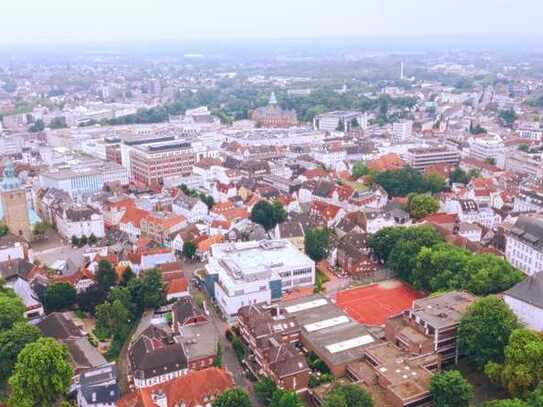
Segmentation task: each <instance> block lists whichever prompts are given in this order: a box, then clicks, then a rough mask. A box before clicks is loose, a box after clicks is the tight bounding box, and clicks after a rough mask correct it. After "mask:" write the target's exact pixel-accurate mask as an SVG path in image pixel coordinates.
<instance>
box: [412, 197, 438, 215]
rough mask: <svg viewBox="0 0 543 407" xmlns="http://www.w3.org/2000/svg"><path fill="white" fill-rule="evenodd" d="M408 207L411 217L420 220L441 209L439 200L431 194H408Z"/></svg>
mask: <svg viewBox="0 0 543 407" xmlns="http://www.w3.org/2000/svg"><path fill="white" fill-rule="evenodd" d="M407 208H408V210H409V214H410V215H411V217H413V218H414V219H415V220H419V219H422V218H424V217H425V216H426V215H430V214H431V213H436V212H437V210H438V209H439V202H438V201H437V199H435V198H434V197H433V196H432V195H430V194H416V193H412V194H409V195H408V196H407Z"/></svg>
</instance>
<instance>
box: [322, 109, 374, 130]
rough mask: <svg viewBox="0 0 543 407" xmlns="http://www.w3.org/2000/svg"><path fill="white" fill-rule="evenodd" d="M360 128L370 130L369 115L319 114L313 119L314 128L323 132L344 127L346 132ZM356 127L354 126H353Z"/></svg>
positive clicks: (353, 113)
mask: <svg viewBox="0 0 543 407" xmlns="http://www.w3.org/2000/svg"><path fill="white" fill-rule="evenodd" d="M357 124H358V127H359V128H361V129H367V128H368V115H367V113H362V112H353V111H336V112H328V113H323V114H319V115H318V116H315V118H314V119H313V128H315V129H316V130H322V131H336V130H337V129H338V128H341V127H343V129H344V130H345V131H349V130H351V129H352V128H356V127H357ZM353 125H354V126H353Z"/></svg>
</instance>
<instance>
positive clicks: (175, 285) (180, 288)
mask: <svg viewBox="0 0 543 407" xmlns="http://www.w3.org/2000/svg"><path fill="white" fill-rule="evenodd" d="M188 290H189V283H188V281H187V279H186V278H185V277H177V278H174V279H173V280H171V281H170V282H169V284H168V288H167V289H166V293H167V294H177V293H182V292H185V291H188Z"/></svg>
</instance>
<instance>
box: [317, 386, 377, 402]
mask: <svg viewBox="0 0 543 407" xmlns="http://www.w3.org/2000/svg"><path fill="white" fill-rule="evenodd" d="M323 406H324V407H373V400H372V398H371V396H370V395H369V394H368V392H367V391H366V390H364V389H363V388H362V387H360V386H358V385H356V384H344V385H337V386H335V387H334V388H333V389H332V390H331V391H330V392H329V393H328V394H327V395H326V397H325V398H324V404H323Z"/></svg>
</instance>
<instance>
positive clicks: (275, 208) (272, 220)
mask: <svg viewBox="0 0 543 407" xmlns="http://www.w3.org/2000/svg"><path fill="white" fill-rule="evenodd" d="M286 219H287V212H286V211H285V210H284V209H283V206H282V205H281V203H280V202H277V201H276V202H274V203H273V204H271V203H269V202H268V201H264V200H262V201H259V202H257V204H256V205H255V206H253V209H252V210H251V220H252V221H253V222H255V223H258V224H259V225H261V226H262V227H263V228H264V229H266V230H267V231H268V230H270V229H273V228H274V227H275V226H276V225H278V224H279V223H282V222H284V221H285V220H286Z"/></svg>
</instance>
